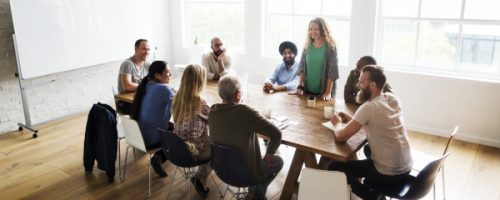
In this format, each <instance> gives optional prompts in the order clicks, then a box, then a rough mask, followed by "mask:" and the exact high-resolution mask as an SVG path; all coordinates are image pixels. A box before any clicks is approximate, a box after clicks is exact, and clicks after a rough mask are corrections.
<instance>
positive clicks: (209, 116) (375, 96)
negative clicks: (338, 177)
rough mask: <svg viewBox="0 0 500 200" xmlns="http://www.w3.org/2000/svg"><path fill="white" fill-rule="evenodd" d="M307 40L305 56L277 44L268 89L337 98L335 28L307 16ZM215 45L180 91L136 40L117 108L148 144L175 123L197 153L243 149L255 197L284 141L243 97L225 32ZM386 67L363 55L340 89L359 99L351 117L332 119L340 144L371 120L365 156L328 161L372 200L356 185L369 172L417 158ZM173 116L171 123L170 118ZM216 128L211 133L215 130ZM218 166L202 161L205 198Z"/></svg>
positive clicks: (392, 173)
mask: <svg viewBox="0 0 500 200" xmlns="http://www.w3.org/2000/svg"><path fill="white" fill-rule="evenodd" d="M307 34H308V37H307V40H306V43H305V45H304V48H303V51H302V55H301V59H300V61H299V62H298V63H297V62H296V61H295V56H296V54H297V46H296V45H295V44H294V43H292V42H289V41H285V42H283V43H281V44H280V45H279V48H278V50H279V53H280V54H281V56H282V59H283V62H281V63H280V64H278V66H276V69H275V70H274V71H273V72H272V75H271V76H269V78H268V79H267V80H266V81H265V83H264V85H263V90H264V91H265V92H277V91H288V93H289V94H291V95H303V94H307V95H315V96H318V97H320V98H321V99H322V100H324V101H331V100H333V99H334V98H335V91H336V80H337V79H338V77H339V70H338V65H337V51H336V46H335V41H334V40H333V38H332V37H331V34H330V29H329V27H328V25H327V24H326V21H325V20H324V19H322V18H314V19H313V20H311V21H310V23H309V30H308V33H307ZM211 48H212V51H211V52H209V53H207V54H205V55H203V56H202V65H197V64H190V65H188V66H187V67H186V68H185V70H184V72H183V74H182V77H181V81H180V86H179V89H178V91H177V92H176V93H174V92H173V90H172V88H171V87H170V86H169V85H168V83H169V82H170V78H171V73H170V70H169V68H168V66H167V63H166V62H164V61H154V62H153V63H152V64H150V63H149V62H148V61H147V60H146V59H147V56H148V55H149V45H148V41H147V40H144V39H139V40H137V42H136V43H135V54H134V55H133V56H132V57H130V58H128V59H127V60H125V61H124V62H123V63H122V65H121V67H120V72H119V79H118V89H119V91H120V92H121V93H122V92H134V91H135V92H136V94H135V97H134V102H133V104H132V105H129V104H126V103H125V102H117V109H118V111H119V112H122V113H124V114H130V116H131V118H133V119H135V120H136V121H137V122H138V123H139V126H140V129H141V132H142V134H143V137H144V140H145V143H146V146H147V148H148V149H150V148H155V147H160V146H161V144H160V136H159V133H158V132H157V131H156V130H157V128H161V129H164V130H167V129H169V130H172V131H173V132H174V133H175V134H177V135H178V136H179V137H180V138H181V139H183V140H184V141H185V142H186V144H187V145H189V146H192V147H194V148H193V149H194V150H193V151H191V154H192V156H193V158H194V159H195V160H196V159H200V160H206V159H207V158H210V157H211V155H210V154H211V151H210V143H216V144H221V145H227V146H230V147H233V148H236V149H238V150H239V151H240V152H241V153H242V155H243V156H244V159H245V161H246V164H247V165H248V168H249V169H250V170H251V173H252V176H253V177H254V178H255V180H256V181H258V182H259V183H261V184H260V185H258V186H256V187H252V188H250V195H251V196H250V197H251V198H253V199H266V195H265V194H266V190H267V186H268V185H269V184H270V183H271V181H272V180H273V179H274V178H275V177H276V175H277V174H278V173H279V171H280V170H281V168H282V167H283V160H282V159H281V158H280V157H279V156H276V155H274V154H275V152H276V150H277V149H278V147H279V146H280V144H281V130H280V129H279V128H278V127H276V126H275V125H273V123H271V122H270V121H269V120H267V119H266V118H265V117H263V116H262V115H261V114H259V112H258V111H256V110H255V109H253V108H251V107H249V106H247V105H245V104H242V103H241V99H242V83H241V80H240V78H239V77H238V76H236V75H234V74H233V73H230V71H231V70H232V69H231V63H232V62H231V61H232V60H231V57H230V56H229V55H228V54H227V52H226V50H225V49H224V48H223V43H222V41H221V39H220V38H217V37H215V38H213V39H212V40H211ZM386 79H387V78H386V76H385V73H384V70H383V68H382V67H380V66H377V65H376V61H375V59H374V58H373V57H370V56H364V57H362V58H360V59H359V61H358V62H357V64H356V68H355V69H353V70H352V71H351V72H350V73H349V77H348V79H347V83H346V84H345V89H344V99H345V102H346V103H353V104H357V105H360V107H359V108H358V110H357V111H356V113H355V114H354V116H351V115H349V114H347V113H345V112H335V113H334V115H333V117H332V118H331V123H332V124H333V125H338V124H340V123H344V124H345V126H336V127H337V128H336V130H335V134H334V135H335V140H336V142H345V141H347V140H348V139H349V138H350V137H352V136H353V135H354V134H356V133H358V131H359V130H360V129H361V128H362V127H365V130H366V131H367V139H368V144H369V145H367V146H365V153H366V157H367V158H366V159H364V160H352V161H348V162H335V161H332V162H331V164H330V166H329V169H330V170H337V171H343V172H345V173H346V175H347V177H348V182H349V184H350V185H351V187H352V191H353V192H354V193H355V194H357V195H358V196H359V197H361V198H363V199H376V198H377V194H376V193H375V192H374V191H371V190H370V189H369V188H368V187H366V186H365V185H363V184H362V182H360V179H359V178H363V177H364V178H367V179H368V178H369V179H373V181H376V182H379V183H381V184H394V183H397V182H398V181H401V180H402V179H403V178H402V177H405V176H407V175H408V173H409V172H410V169H411V165H412V158H411V154H410V147H409V141H408V136H407V133H406V129H405V127H404V124H403V117H402V109H401V103H400V101H399V99H398V98H397V97H396V96H395V95H394V94H393V93H392V92H391V89H390V87H389V85H388V84H387V83H386ZM209 80H213V81H218V93H219V96H220V98H221V99H222V103H218V104H214V105H211V106H210V105H208V104H207V102H206V101H205V100H204V98H203V96H202V94H203V90H204V89H205V86H206V84H207V81H209ZM171 116H172V117H173V123H172V122H170V119H171ZM209 133H210V135H209ZM256 133H259V134H261V135H264V136H266V137H267V138H269V140H270V141H269V143H268V145H267V149H266V153H265V155H264V156H262V155H261V151H260V146H259V142H258V137H257V134H256ZM166 160H167V157H166V156H165V155H163V153H162V151H158V152H156V153H155V156H153V158H152V160H151V164H152V166H153V168H154V170H155V172H156V173H157V174H158V175H159V176H160V177H166V176H167V173H166V172H165V170H164V169H163V166H162V163H163V162H165V161H166ZM211 171H212V169H211V167H210V164H204V165H202V166H201V167H199V169H198V173H197V176H196V177H194V178H193V179H192V180H191V182H192V183H193V184H194V186H195V188H196V190H197V192H198V194H199V195H200V196H201V197H206V195H207V193H208V188H207V186H206V183H207V178H208V176H209V174H210V173H211Z"/></svg>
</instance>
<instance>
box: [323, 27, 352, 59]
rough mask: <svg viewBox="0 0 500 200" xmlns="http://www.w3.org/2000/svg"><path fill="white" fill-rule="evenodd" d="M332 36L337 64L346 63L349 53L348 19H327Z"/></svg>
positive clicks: (349, 29)
mask: <svg viewBox="0 0 500 200" xmlns="http://www.w3.org/2000/svg"><path fill="white" fill-rule="evenodd" d="M328 21H329V24H330V28H331V30H330V31H331V33H332V37H333V39H334V40H335V43H336V44H337V54H338V60H339V64H342V65H346V64H347V61H348V55H349V35H350V34H349V33H350V31H351V22H350V21H349V20H335V19H329V20H328Z"/></svg>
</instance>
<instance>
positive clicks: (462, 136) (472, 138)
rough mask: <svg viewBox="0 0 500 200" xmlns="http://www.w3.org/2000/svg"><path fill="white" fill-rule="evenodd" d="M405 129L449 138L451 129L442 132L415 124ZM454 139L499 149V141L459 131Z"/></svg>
mask: <svg viewBox="0 0 500 200" xmlns="http://www.w3.org/2000/svg"><path fill="white" fill-rule="evenodd" d="M406 128H407V129H408V130H411V131H416V132H421V133H425V134H430V135H435V136H441V137H449V136H450V133H451V131H452V128H453V127H450V130H442V129H436V128H429V127H425V126H419V125H415V124H407V125H406ZM455 138H456V139H458V140H462V141H466V142H471V143H477V144H482V145H486V146H492V147H497V148H500V141H499V140H494V139H490V138H480V137H476V136H472V134H470V133H464V132H462V131H460V130H459V131H458V133H457V135H456V137H455Z"/></svg>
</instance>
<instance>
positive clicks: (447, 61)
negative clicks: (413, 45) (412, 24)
mask: <svg viewBox="0 0 500 200" xmlns="http://www.w3.org/2000/svg"><path fill="white" fill-rule="evenodd" d="M457 35H458V24H452V23H446V22H431V21H421V22H420V36H419V49H418V58H417V64H418V65H422V66H425V67H439V68H444V67H447V68H451V67H453V66H454V60H455V55H456V51H457V48H456V42H455V41H456V39H455V38H456V37H457Z"/></svg>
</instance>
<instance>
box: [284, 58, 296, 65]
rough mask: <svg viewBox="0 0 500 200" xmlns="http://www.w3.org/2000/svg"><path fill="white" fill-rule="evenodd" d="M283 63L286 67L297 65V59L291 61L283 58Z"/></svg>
mask: <svg viewBox="0 0 500 200" xmlns="http://www.w3.org/2000/svg"><path fill="white" fill-rule="evenodd" d="M283 62H284V63H285V65H293V63H295V58H290V59H286V58H283Z"/></svg>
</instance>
